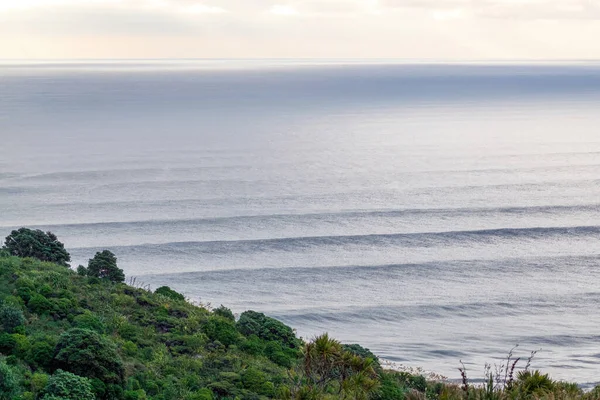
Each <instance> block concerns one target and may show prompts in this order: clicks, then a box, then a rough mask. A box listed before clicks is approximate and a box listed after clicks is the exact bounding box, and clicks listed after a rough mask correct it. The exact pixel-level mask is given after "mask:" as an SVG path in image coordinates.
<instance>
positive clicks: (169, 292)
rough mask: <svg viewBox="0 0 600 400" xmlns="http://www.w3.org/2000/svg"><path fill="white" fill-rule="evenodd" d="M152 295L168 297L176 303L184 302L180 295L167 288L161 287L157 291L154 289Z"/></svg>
mask: <svg viewBox="0 0 600 400" xmlns="http://www.w3.org/2000/svg"><path fill="white" fill-rule="evenodd" d="M154 293H156V294H160V295H162V296H165V297H168V298H170V299H171V300H176V301H184V300H185V297H184V296H183V295H182V294H181V293H177V292H176V291H174V290H173V289H171V288H170V287H168V286H161V287H159V288H158V289H156V290H155V291H154Z"/></svg>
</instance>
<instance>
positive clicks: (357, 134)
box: [0, 60, 600, 384]
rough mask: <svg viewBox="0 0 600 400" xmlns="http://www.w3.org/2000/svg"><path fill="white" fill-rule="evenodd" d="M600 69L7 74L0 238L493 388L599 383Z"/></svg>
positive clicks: (216, 66) (69, 66)
mask: <svg viewBox="0 0 600 400" xmlns="http://www.w3.org/2000/svg"><path fill="white" fill-rule="evenodd" d="M599 109H600V64H598V63H586V62H580V63H571V64H569V63H536V64H526V63H496V64H484V63H454V64H442V63H430V64H425V63H413V64H409V63H393V62H382V63H377V62H373V63H370V64H367V63H360V62H347V63H344V62H335V61H333V62H310V61H304V62H290V61H277V60H270V61H242V60H223V61H212V62H209V61H193V60H187V61H139V62H131V61H113V62H102V63H101V62H77V63H66V62H65V63H35V64H32V63H18V62H14V63H5V64H2V65H0V236H1V237H5V236H6V235H8V234H9V233H10V231H11V230H12V229H14V228H18V227H21V226H27V227H35V228H40V229H44V230H51V231H52V232H54V233H56V234H57V235H58V237H59V239H60V240H61V241H63V242H64V243H65V245H66V247H67V250H68V251H69V252H70V253H71V255H72V258H73V263H72V265H73V266H77V265H78V264H86V263H87V260H88V259H89V258H91V257H92V256H93V255H94V254H95V252H96V251H99V250H102V249H105V248H106V249H110V250H111V251H113V252H114V253H115V254H116V255H117V257H118V262H119V266H120V267H121V268H123V269H124V271H125V273H126V275H127V276H128V277H129V279H132V278H133V277H135V282H136V284H138V285H140V284H143V285H150V286H151V287H153V288H156V287H158V286H162V285H168V286H170V287H172V288H174V289H175V290H178V291H180V292H182V293H184V294H185V295H186V296H187V297H189V298H190V299H192V300H194V301H197V302H201V303H203V304H211V305H213V306H218V305H220V304H224V305H225V306H227V307H230V308H231V309H232V310H233V311H234V312H235V313H237V314H239V313H241V312H243V311H244V310H248V309H252V310H256V311H261V312H264V313H266V314H267V315H270V316H273V317H275V318H278V319H280V320H282V321H283V322H285V323H287V324H289V325H291V326H292V327H294V328H296V329H297V332H298V334H299V335H301V336H302V337H304V338H311V337H313V336H315V335H317V334H320V333H323V332H329V333H330V334H331V335H333V336H334V337H336V338H338V339H340V340H341V341H343V342H345V343H360V344H362V345H363V346H365V347H368V348H369V349H371V350H372V351H373V352H374V353H376V354H377V355H379V356H380V357H382V358H383V359H385V360H389V361H390V362H394V363H397V364H398V365H403V366H407V367H422V368H424V369H425V370H426V371H434V372H436V373H439V374H443V375H446V376H448V377H449V378H451V379H455V378H458V377H459V373H458V370H457V368H458V367H459V366H460V361H461V360H462V361H463V362H464V363H465V365H466V366H467V368H468V370H469V374H470V375H471V377H473V378H477V377H482V375H483V367H484V364H485V363H486V362H488V363H491V364H494V363H500V362H501V359H502V358H503V357H505V356H506V354H507V353H508V351H509V350H510V349H511V348H512V347H513V346H515V345H516V344H518V345H519V347H518V348H517V350H516V355H517V356H521V357H524V358H527V356H528V355H529V352H530V351H535V350H539V352H538V353H537V354H536V356H535V358H534V359H533V361H532V366H533V367H534V368H540V369H542V370H543V371H544V372H549V373H551V374H552V375H553V377H555V378H559V379H566V380H573V381H576V382H579V383H581V384H592V383H596V382H599V378H598V374H597V371H598V367H597V365H598V362H600V311H599V307H598V306H599V304H600V112H599Z"/></svg>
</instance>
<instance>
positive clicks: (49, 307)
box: [27, 293, 54, 315]
mask: <svg viewBox="0 0 600 400" xmlns="http://www.w3.org/2000/svg"><path fill="white" fill-rule="evenodd" d="M27 308H29V311H31V312H33V313H36V314H40V315H41V314H45V313H50V312H52V311H53V310H54V305H53V304H52V302H50V300H48V299H47V298H45V297H44V296H42V295H41V294H37V293H36V294H34V295H33V296H31V297H30V298H29V301H28V302H27Z"/></svg>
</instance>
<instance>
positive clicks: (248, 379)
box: [242, 368, 274, 396]
mask: <svg viewBox="0 0 600 400" xmlns="http://www.w3.org/2000/svg"><path fill="white" fill-rule="evenodd" d="M242 384H243V385H244V388H246V389H248V390H250V391H252V392H254V393H258V394H262V395H265V396H270V395H272V394H273V390H274V387H273V384H272V383H271V382H268V380H267V377H266V375H265V374H264V373H263V372H261V371H259V370H257V369H255V368H248V369H247V370H246V371H244V374H243V375H242Z"/></svg>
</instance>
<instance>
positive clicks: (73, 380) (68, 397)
mask: <svg viewBox="0 0 600 400" xmlns="http://www.w3.org/2000/svg"><path fill="white" fill-rule="evenodd" d="M45 391H46V395H45V396H44V397H43V400H49V399H53V398H59V399H64V400H94V393H93V392H92V384H91V382H90V380H89V379H87V378H84V377H81V376H78V375H75V374H72V373H70V372H65V371H61V370H58V371H56V372H55V373H54V374H53V375H52V376H51V377H50V379H49V380H48V385H47V386H46V390H45Z"/></svg>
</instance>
